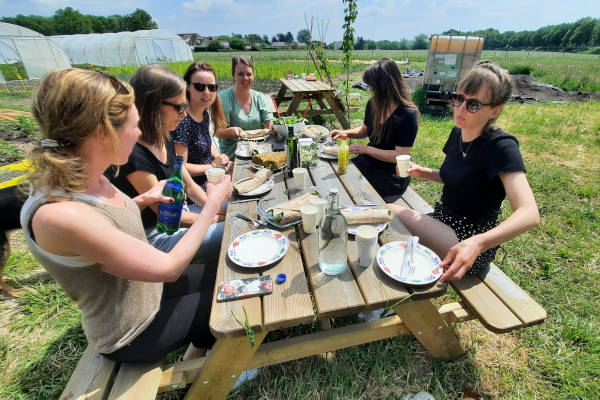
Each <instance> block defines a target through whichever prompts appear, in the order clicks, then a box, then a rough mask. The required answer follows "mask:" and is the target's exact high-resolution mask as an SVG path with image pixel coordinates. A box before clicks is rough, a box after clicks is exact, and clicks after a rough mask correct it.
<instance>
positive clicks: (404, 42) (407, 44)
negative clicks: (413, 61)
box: [398, 38, 410, 50]
mask: <svg viewBox="0 0 600 400" xmlns="http://www.w3.org/2000/svg"><path fill="white" fill-rule="evenodd" d="M398 49H399V50H409V49H410V42H409V41H408V39H407V38H402V40H401V41H400V44H399V46H398Z"/></svg>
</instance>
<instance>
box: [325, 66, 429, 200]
mask: <svg viewBox="0 0 600 400" xmlns="http://www.w3.org/2000/svg"><path fill="white" fill-rule="evenodd" d="M363 81H364V82H365V83H366V84H367V85H368V86H369V90H370V91H371V99H369V101H368V102H367V107H366V109H365V118H364V122H363V124H362V125H361V126H359V127H357V128H353V129H347V130H344V131H340V130H337V129H335V130H333V131H331V136H332V137H333V138H338V137H340V136H341V135H342V134H346V135H347V136H348V138H351V139H359V138H365V137H368V138H369V144H368V145H364V144H360V143H353V144H351V145H350V153H353V154H358V156H357V157H354V158H353V159H352V162H353V163H354V165H356V167H357V168H358V169H359V170H360V172H361V173H362V174H363V176H364V177H365V178H366V179H367V180H368V181H369V183H370V184H371V185H372V186H373V188H375V190H376V191H377V193H379V195H380V196H381V197H382V198H383V199H384V200H385V201H388V202H394V201H396V200H397V199H398V198H399V197H400V196H402V194H403V193H404V191H405V190H406V188H407V187H408V184H409V183H410V178H401V177H399V176H398V175H396V174H395V171H396V169H395V166H396V156H398V155H401V154H410V150H411V149H412V146H413V143H414V141H415V137H416V136H417V130H418V126H419V121H418V120H419V111H418V109H417V107H416V106H415V105H414V103H413V102H412V100H411V99H410V95H409V94H408V90H407V89H406V84H405V83H404V79H403V78H402V74H401V73H400V70H399V69H398V66H397V65H396V63H395V62H394V60H392V59H389V58H382V59H381V60H379V61H377V62H376V63H375V64H373V65H372V66H371V67H369V69H367V70H366V71H365V72H364V74H363Z"/></svg>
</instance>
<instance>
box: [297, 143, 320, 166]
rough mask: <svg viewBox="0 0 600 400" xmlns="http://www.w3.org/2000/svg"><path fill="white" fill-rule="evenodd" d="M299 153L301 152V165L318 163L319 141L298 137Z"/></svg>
mask: <svg viewBox="0 0 600 400" xmlns="http://www.w3.org/2000/svg"><path fill="white" fill-rule="evenodd" d="M298 153H299V154H300V166H301V167H305V168H307V167H313V166H315V165H317V158H318V155H317V142H316V141H315V140H313V139H311V138H300V139H298Z"/></svg>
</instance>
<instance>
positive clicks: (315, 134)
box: [302, 126, 321, 137]
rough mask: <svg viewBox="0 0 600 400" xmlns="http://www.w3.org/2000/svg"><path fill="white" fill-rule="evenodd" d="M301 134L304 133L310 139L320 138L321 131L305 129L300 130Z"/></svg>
mask: <svg viewBox="0 0 600 400" xmlns="http://www.w3.org/2000/svg"><path fill="white" fill-rule="evenodd" d="M302 132H304V133H305V134H306V135H308V136H312V137H319V136H321V131H320V130H319V129H317V128H315V127H314V126H309V127H305V128H303V129H302Z"/></svg>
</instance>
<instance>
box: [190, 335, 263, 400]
mask: <svg viewBox="0 0 600 400" xmlns="http://www.w3.org/2000/svg"><path fill="white" fill-rule="evenodd" d="M267 332H268V331H266V330H264V331H262V332H258V333H256V334H255V339H256V344H255V345H254V347H250V343H249V341H248V338H247V337H246V336H243V337H238V338H232V339H218V340H217V342H216V343H215V345H214V346H213V348H212V350H211V352H210V354H209V355H208V356H207V359H206V362H205V364H204V367H203V368H202V371H201V372H200V376H198V379H196V381H195V382H194V383H193V384H192V387H191V388H190V390H189V391H188V392H187V394H186V396H185V399H186V400H217V399H225V398H226V397H227V395H228V394H229V392H230V391H231V388H232V387H233V385H234V384H235V382H236V381H237V379H238V377H239V376H240V374H241V373H242V371H243V370H244V369H245V368H246V366H247V365H248V362H249V361H250V360H251V359H252V357H254V353H256V351H257V350H258V348H259V347H260V344H261V343H262V341H263V340H264V338H265V336H267Z"/></svg>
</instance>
